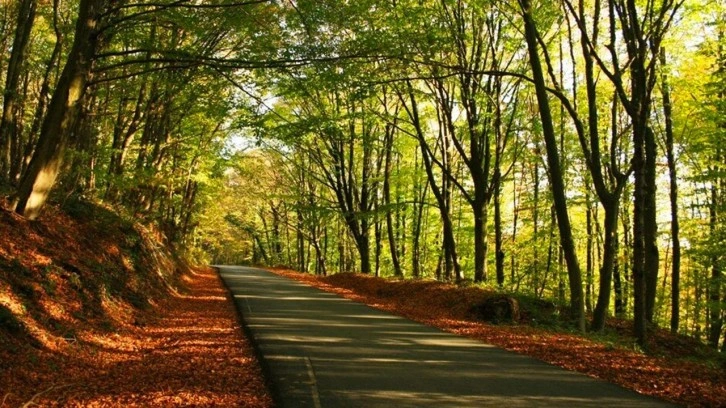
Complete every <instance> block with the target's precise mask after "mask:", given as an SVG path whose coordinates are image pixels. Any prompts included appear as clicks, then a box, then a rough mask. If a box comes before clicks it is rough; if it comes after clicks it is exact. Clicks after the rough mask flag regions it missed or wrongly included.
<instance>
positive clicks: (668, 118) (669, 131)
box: [660, 48, 681, 334]
mask: <svg viewBox="0 0 726 408" xmlns="http://www.w3.org/2000/svg"><path fill="white" fill-rule="evenodd" d="M660 65H661V69H662V71H663V73H662V76H661V94H662V95H663V116H664V117H665V146H666V157H667V159H668V172H669V174H670V183H669V187H670V188H669V198H670V204H671V245H672V251H673V256H672V260H671V333H673V334H676V333H678V326H679V324H680V315H681V308H680V306H681V300H680V298H681V239H680V225H679V219H678V175H677V172H676V157H675V153H674V151H673V108H672V105H671V91H670V84H669V80H668V74H667V73H666V67H667V64H666V51H665V48H661V49H660Z"/></svg>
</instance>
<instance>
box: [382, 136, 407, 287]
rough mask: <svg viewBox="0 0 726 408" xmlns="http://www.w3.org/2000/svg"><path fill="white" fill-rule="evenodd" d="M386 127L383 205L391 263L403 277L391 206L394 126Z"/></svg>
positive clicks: (395, 271) (395, 273) (394, 269)
mask: <svg viewBox="0 0 726 408" xmlns="http://www.w3.org/2000/svg"><path fill="white" fill-rule="evenodd" d="M389 127H390V129H389ZM386 128H387V129H386V139H385V141H384V155H385V165H384V172H383V205H384V206H385V207H386V229H387V233H388V247H389V250H390V252H391V263H393V274H394V275H395V276H397V277H403V269H402V268H401V261H400V260H399V258H398V246H397V245H396V234H395V231H394V225H393V211H392V209H391V208H390V206H391V170H392V169H393V160H392V156H393V126H387V127H386Z"/></svg>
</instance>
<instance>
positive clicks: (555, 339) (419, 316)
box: [273, 268, 726, 407]
mask: <svg viewBox="0 0 726 408" xmlns="http://www.w3.org/2000/svg"><path fill="white" fill-rule="evenodd" d="M273 271H274V272H276V273H278V274H281V275H283V276H287V277H289V278H292V279H296V280H298V281H302V282H305V283H307V284H310V285H312V286H315V287H318V288H320V289H323V290H326V291H328V292H333V293H337V294H340V295H342V296H344V297H346V298H349V299H352V300H355V301H359V302H362V303H366V304H368V305H370V306H373V307H376V308H379V309H382V310H386V311H389V312H391V313H395V314H398V315H402V316H405V317H407V318H409V319H412V320H415V321H418V322H421V323H424V324H427V325H430V326H434V327H438V328H440V329H442V330H446V331H449V332H452V333H456V334H460V335H464V336H467V337H471V338H475V339H478V340H482V341H485V342H487V343H490V344H494V345H497V346H500V347H503V348H505V349H508V350H512V351H515V352H518V353H521V354H526V355H529V356H532V357H535V358H537V359H540V360H542V361H545V362H548V363H550V364H554V365H557V366H560V367H564V368H566V369H569V370H574V371H579V372H582V373H585V374H587V375H590V376H592V377H597V378H602V379H605V380H607V381H611V382H613V383H616V384H620V385H622V386H624V387H626V388H630V389H632V390H635V391H637V392H640V393H642V394H646V395H651V396H655V397H659V398H662V399H665V400H668V401H671V402H675V403H678V404H683V405H686V406H692V407H726V372H725V370H724V369H722V368H717V367H710V366H707V365H705V364H700V363H696V362H691V361H688V360H684V359H681V358H678V355H671V356H669V357H668V358H665V357H656V356H649V355H646V354H643V353H639V352H636V351H634V350H627V349H624V348H621V347H613V346H612V345H606V344H603V343H601V342H597V341H594V340H591V339H588V338H585V337H582V336H577V335H573V334H568V333H563V332H553V331H548V330H544V329H540V328H535V327H531V326H523V325H518V326H511V325H491V324H487V323H483V322H480V321H476V320H473V319H472V318H470V317H469V316H468V313H467V312H468V310H469V309H470V307H471V306H472V305H473V304H474V303H475V302H476V301H478V300H480V299H481V298H482V296H484V292H483V291H482V290H481V289H476V288H458V287H456V286H454V285H447V284H443V283H439V282H432V281H411V280H409V281H392V280H386V279H380V278H374V277H370V276H365V275H360V274H350V273H344V274H336V275H332V276H329V277H317V276H313V275H309V274H301V273H298V272H295V271H291V270H286V269H280V268H278V269H274V270H273Z"/></svg>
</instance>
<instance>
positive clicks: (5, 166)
mask: <svg viewBox="0 0 726 408" xmlns="http://www.w3.org/2000/svg"><path fill="white" fill-rule="evenodd" d="M36 7H37V1H36V0H22V1H21V3H20V6H19V7H18V18H17V25H16V30H15V38H14V39H13V46H12V51H11V52H10V59H9V60H8V71H7V75H6V77H5V93H4V95H3V113H2V117H1V118H0V176H2V178H3V179H4V180H5V181H8V182H10V181H11V174H10V167H11V162H12V158H11V150H12V149H11V146H12V144H13V141H15V143H17V139H18V137H19V135H18V133H19V132H20V129H19V128H18V123H17V118H18V110H19V109H20V106H19V104H20V89H19V81H20V74H21V71H22V69H21V68H22V66H23V63H24V61H25V51H26V49H27V46H28V42H29V40H30V30H31V29H32V28H33V23H34V21H35V10H36Z"/></svg>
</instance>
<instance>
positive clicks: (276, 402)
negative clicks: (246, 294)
mask: <svg viewBox="0 0 726 408" xmlns="http://www.w3.org/2000/svg"><path fill="white" fill-rule="evenodd" d="M209 267H210V268H212V269H214V270H215V271H216V272H217V276H218V277H219V280H220V281H222V286H224V289H225V291H226V292H227V297H228V299H229V300H231V301H232V304H233V305H234V310H235V311H236V312H237V313H236V314H237V322H238V323H239V325H240V327H241V328H242V333H243V334H244V336H245V338H246V339H247V340H248V341H249V342H250V345H252V350H253V352H254V355H255V358H256V359H257V362H258V363H259V365H260V368H261V369H262V376H263V377H264V378H263V382H264V383H265V386H266V387H267V389H268V390H269V391H270V396H271V397H272V403H273V406H275V407H279V406H280V390H279V388H278V387H277V386H276V385H275V384H274V383H273V382H272V381H271V380H270V378H271V375H270V366H269V363H268V362H267V360H266V359H265V358H264V357H263V354H262V351H261V350H260V347H259V344H258V342H257V338H255V336H254V334H253V333H252V330H251V329H250V328H249V326H248V322H247V320H245V317H244V311H243V310H242V309H241V303H240V302H237V301H236V300H235V298H234V294H233V293H232V289H230V287H229V285H227V281H225V280H224V278H223V277H222V271H221V270H220V268H219V266H216V265H209Z"/></svg>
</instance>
